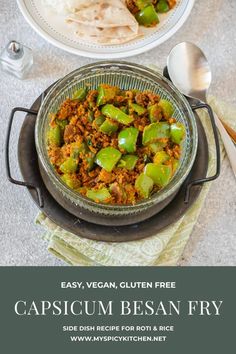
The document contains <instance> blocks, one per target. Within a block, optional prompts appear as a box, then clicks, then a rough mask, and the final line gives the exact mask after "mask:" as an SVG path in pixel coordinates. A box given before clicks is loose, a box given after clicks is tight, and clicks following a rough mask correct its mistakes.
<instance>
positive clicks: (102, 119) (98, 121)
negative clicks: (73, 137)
mask: <svg viewBox="0 0 236 354" xmlns="http://www.w3.org/2000/svg"><path fill="white" fill-rule="evenodd" d="M105 120H106V118H105V117H104V116H102V115H101V116H99V117H97V118H96V119H94V121H93V123H92V127H93V128H95V129H96V130H99V127H100V126H101V125H102V123H103V122H105Z"/></svg>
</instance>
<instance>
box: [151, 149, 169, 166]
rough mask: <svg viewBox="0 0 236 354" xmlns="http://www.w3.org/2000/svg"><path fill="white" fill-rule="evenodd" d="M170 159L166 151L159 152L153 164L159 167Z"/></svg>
mask: <svg viewBox="0 0 236 354" xmlns="http://www.w3.org/2000/svg"><path fill="white" fill-rule="evenodd" d="M169 159H170V155H168V154H167V153H166V152H165V151H158V152H157V153H156V155H155V156H154V159H153V162H154V163H155V164H157V165H161V164H163V163H164V162H166V161H168V160H169Z"/></svg>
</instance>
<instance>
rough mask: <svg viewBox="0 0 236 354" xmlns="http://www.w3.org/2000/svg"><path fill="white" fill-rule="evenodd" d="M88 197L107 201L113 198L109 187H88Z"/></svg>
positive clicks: (98, 200) (96, 200)
mask: <svg viewBox="0 0 236 354" xmlns="http://www.w3.org/2000/svg"><path fill="white" fill-rule="evenodd" d="M86 197H87V198H89V199H92V200H94V201H95V202H106V201H107V200H109V199H110V198H111V194H110V193H109V191H108V189H107V188H105V187H104V188H101V189H88V190H87V192H86Z"/></svg>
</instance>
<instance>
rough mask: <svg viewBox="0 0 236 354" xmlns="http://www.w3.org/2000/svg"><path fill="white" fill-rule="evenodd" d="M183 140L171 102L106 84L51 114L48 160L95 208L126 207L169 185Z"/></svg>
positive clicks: (182, 129)
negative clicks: (108, 206)
mask: <svg viewBox="0 0 236 354" xmlns="http://www.w3.org/2000/svg"><path fill="white" fill-rule="evenodd" d="M140 4H141V2H140ZM140 6H141V5H140ZM184 138H185V127H184V125H183V124H182V123H180V122H177V121H176V119H175V117H174V107H173V105H172V103H171V102H169V101H168V100H166V99H161V98H160V97H159V95H158V94H156V93H153V92H149V91H145V92H140V91H139V90H135V89H131V90H124V89H121V88H119V87H114V86H110V85H108V84H106V83H104V84H101V85H100V86H99V87H98V88H97V89H96V90H92V89H91V90H89V89H88V88H86V87H85V88H79V89H78V90H75V92H74V94H73V95H72V96H71V98H68V99H66V100H65V101H64V102H63V103H62V104H61V106H60V107H59V110H58V112H57V113H53V114H51V116H50V124H49V128H48V139H47V143H48V156H49V159H50V162H51V164H52V165H53V167H54V169H55V171H56V173H57V174H58V175H59V176H60V177H61V180H62V183H64V184H65V185H66V186H67V187H68V188H71V189H73V190H74V191H76V192H77V193H79V194H81V195H82V196H84V197H86V198H88V199H90V200H91V201H93V202H96V203H108V204H119V205H120V204H123V205H130V204H135V203H137V202H138V201H140V200H142V199H145V198H150V197H152V195H153V194H155V193H157V192H158V191H159V190H160V189H161V188H164V187H165V186H166V185H167V184H168V183H169V182H170V180H171V178H172V177H173V175H174V174H175V172H176V171H177V169H178V166H179V164H180V159H181V145H182V143H183V141H184Z"/></svg>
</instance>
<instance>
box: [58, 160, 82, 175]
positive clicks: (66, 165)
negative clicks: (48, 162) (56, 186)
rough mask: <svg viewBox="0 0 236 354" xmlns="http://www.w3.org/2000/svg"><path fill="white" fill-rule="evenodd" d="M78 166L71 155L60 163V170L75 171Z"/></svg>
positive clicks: (65, 171)
mask: <svg viewBox="0 0 236 354" xmlns="http://www.w3.org/2000/svg"><path fill="white" fill-rule="evenodd" d="M77 167H78V162H77V160H76V159H73V157H69V158H68V159H67V160H65V161H64V162H63V163H62V164H61V165H60V170H61V172H63V173H75V172H76V170H77Z"/></svg>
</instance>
